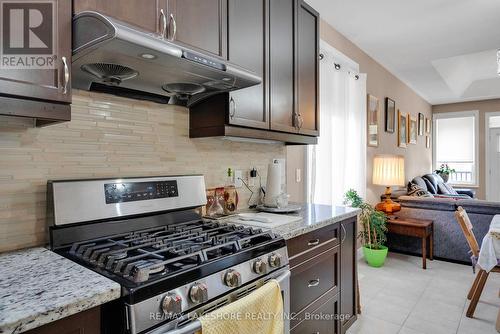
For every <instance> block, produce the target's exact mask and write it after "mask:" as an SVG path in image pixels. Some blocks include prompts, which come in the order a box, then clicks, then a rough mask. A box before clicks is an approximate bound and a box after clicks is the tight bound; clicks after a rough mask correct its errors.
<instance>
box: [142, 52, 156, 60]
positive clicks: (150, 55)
mask: <svg viewBox="0 0 500 334" xmlns="http://www.w3.org/2000/svg"><path fill="white" fill-rule="evenodd" d="M140 56H141V57H142V58H144V59H155V58H156V56H155V55H152V54H151V53H141V54H140Z"/></svg>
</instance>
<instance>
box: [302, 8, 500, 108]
mask: <svg viewBox="0 0 500 334" xmlns="http://www.w3.org/2000/svg"><path fill="white" fill-rule="evenodd" d="M306 1H307V2H308V3H309V4H310V5H311V6H313V7H314V8H315V9H316V10H318V11H319V12H320V15H321V17H322V18H323V19H324V20H325V21H327V22H328V23H329V24H330V25H332V26H333V27H334V28H335V29H336V30H338V31H339V32H340V33H341V34H343V35H344V36H346V37H347V38H348V39H349V40H351V41H352V42H353V43H354V44H356V45H357V46H358V47H360V48H361V49H362V50H363V51H365V52H366V53H367V54H368V55H370V56H371V57H372V58H374V59H375V60H376V61H378V62H379V63H380V64H382V65H383V66H384V67H385V68H387V69H388V70H389V71H390V72H392V73H393V74H394V75H396V76H397V77H398V78H399V79H401V80H402V81H403V82H405V83H406V84H407V85H408V86H410V87H411V88H413V90H415V91H416V92H417V93H418V94H419V95H420V96H422V97H423V98H424V99H425V100H427V101H428V102H429V103H431V104H442V103H451V102H460V101H472V100H482V99H490V98H500V76H499V75H498V74H497V58H496V50H497V49H499V48H500V1H499V0H417V1H401V0H378V1H374V0H356V1H355V0H306ZM334 47H335V45H334Z"/></svg>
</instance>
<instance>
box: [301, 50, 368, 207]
mask: <svg viewBox="0 0 500 334" xmlns="http://www.w3.org/2000/svg"><path fill="white" fill-rule="evenodd" d="M322 54H323V55H324V58H323V60H321V65H320V137H319V140H318V144H317V145H314V146H312V145H311V146H309V148H308V178H309V182H308V185H309V189H308V199H309V201H310V202H312V203H317V204H328V205H342V204H343V201H344V194H345V192H346V191H347V190H349V189H351V188H352V189H354V190H356V191H357V192H358V194H360V195H361V196H362V197H363V198H364V197H365V195H366V74H360V73H357V72H356V70H355V69H353V67H352V64H350V63H347V62H343V61H342V60H341V59H339V58H336V57H335V56H332V55H331V53H329V52H328V51H326V50H322ZM336 65H337V68H336ZM339 65H340V68H338V67H339Z"/></svg>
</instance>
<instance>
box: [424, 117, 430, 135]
mask: <svg viewBox="0 0 500 334" xmlns="http://www.w3.org/2000/svg"><path fill="white" fill-rule="evenodd" d="M425 132H426V133H427V134H430V133H431V119H430V118H426V119H425Z"/></svg>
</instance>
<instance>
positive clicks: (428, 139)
mask: <svg viewBox="0 0 500 334" xmlns="http://www.w3.org/2000/svg"><path fill="white" fill-rule="evenodd" d="M425 148H431V137H430V136H425Z"/></svg>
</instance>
